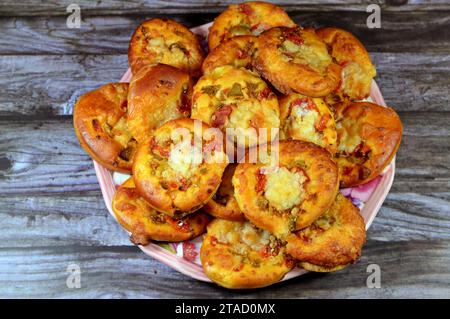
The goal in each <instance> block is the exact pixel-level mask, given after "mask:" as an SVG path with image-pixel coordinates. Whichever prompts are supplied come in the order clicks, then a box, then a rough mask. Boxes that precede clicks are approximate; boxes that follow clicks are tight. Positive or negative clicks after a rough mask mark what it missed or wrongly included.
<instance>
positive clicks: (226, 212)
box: [203, 164, 245, 221]
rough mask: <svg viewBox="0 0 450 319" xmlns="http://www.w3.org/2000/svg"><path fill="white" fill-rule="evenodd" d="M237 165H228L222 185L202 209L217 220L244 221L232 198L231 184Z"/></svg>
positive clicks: (232, 189) (232, 188)
mask: <svg viewBox="0 0 450 319" xmlns="http://www.w3.org/2000/svg"><path fill="white" fill-rule="evenodd" d="M236 166H237V164H230V165H228V166H227V168H226V169H225V171H224V173H223V177H222V183H221V184H220V186H219V189H218V190H217V192H216V193H215V194H214V196H213V197H212V198H211V200H210V201H209V202H207V203H206V205H205V206H204V207H203V209H204V210H205V211H206V212H207V213H209V214H211V215H213V216H214V217H217V218H222V219H226V220H233V221H243V220H245V217H244V214H243V213H242V212H241V210H240V208H239V206H238V203H237V201H236V199H235V198H234V187H233V184H232V183H231V179H232V178H233V175H234V171H235V170H236Z"/></svg>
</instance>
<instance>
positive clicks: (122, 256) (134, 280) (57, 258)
mask: <svg viewBox="0 0 450 319" xmlns="http://www.w3.org/2000/svg"><path fill="white" fill-rule="evenodd" d="M372 263H376V264H378V265H379V266H380V268H381V288H380V289H368V288H367V286H366V280H367V276H368V275H369V274H368V273H367V272H366V269H367V266H368V265H369V264H372ZM449 263H450V241H448V240H441V241H431V240H427V241H399V242H382V241H374V240H369V242H368V244H367V245H366V246H365V248H364V252H363V255H362V257H361V259H360V260H359V261H358V263H356V264H355V265H353V266H350V267H347V268H346V269H344V270H343V271H340V272H336V273H332V274H308V275H305V276H301V277H298V278H296V279H293V280H289V281H287V282H283V283H280V284H276V285H273V286H270V287H267V288H264V289H260V290H250V291H240V292H236V291H229V290H225V289H222V288H219V287H216V286H215V285H212V284H205V283H202V282H198V281H196V280H194V279H191V278H188V277H186V276H184V275H181V274H179V273H178V272H176V271H174V270H171V269H170V268H168V267H167V266H165V265H163V264H161V263H159V262H157V261H156V260H153V259H151V258H149V257H147V256H145V255H144V254H143V253H141V252H140V251H138V250H137V248H134V247H92V248H89V247H79V246H66V247H52V248H23V249H8V248H5V249H0V287H2V297H5V298H8V297H10V298H17V297H22V298H23V297H26V298H32V297H35V298H36V297H38V298H40V297H48V298H80V297H83V298H143V297H146V298H163V297H172V298H236V297H240V298H283V297H286V298H349V297H358V298H414V297H415V298H426V297H428V298H429V297H434V298H448V297H449V296H450V290H449V289H450V288H449V285H448V283H449V281H450V272H449V268H448V264H449ZM69 264H77V265H78V266H79V267H80V269H81V288H80V289H69V288H67V286H66V280H67V276H68V273H67V272H66V270H67V267H68V265H69Z"/></svg>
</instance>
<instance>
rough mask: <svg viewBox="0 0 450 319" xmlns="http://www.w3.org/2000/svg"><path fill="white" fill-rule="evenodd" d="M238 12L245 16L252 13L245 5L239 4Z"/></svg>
mask: <svg viewBox="0 0 450 319" xmlns="http://www.w3.org/2000/svg"><path fill="white" fill-rule="evenodd" d="M239 11H240V12H242V13H244V14H246V15H250V14H252V13H253V10H252V8H251V7H250V6H249V5H248V4H246V3H241V4H240V5H239Z"/></svg>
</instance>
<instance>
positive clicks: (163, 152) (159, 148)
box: [150, 138, 170, 157]
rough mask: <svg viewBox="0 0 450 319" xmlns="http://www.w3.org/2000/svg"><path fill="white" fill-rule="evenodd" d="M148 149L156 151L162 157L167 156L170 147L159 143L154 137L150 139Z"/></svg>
mask: <svg viewBox="0 0 450 319" xmlns="http://www.w3.org/2000/svg"><path fill="white" fill-rule="evenodd" d="M150 149H151V151H152V152H153V153H154V152H157V153H158V154H159V155H160V156H162V157H169V155H170V149H169V148H168V147H163V146H161V145H159V144H158V143H157V142H156V140H155V138H152V139H151V141H150Z"/></svg>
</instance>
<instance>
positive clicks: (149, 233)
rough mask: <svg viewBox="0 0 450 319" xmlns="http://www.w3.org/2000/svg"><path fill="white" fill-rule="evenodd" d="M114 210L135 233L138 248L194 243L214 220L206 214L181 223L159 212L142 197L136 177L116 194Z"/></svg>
mask: <svg viewBox="0 0 450 319" xmlns="http://www.w3.org/2000/svg"><path fill="white" fill-rule="evenodd" d="M112 209H113V211H114V215H115V216H116V218H117V220H118V222H119V223H120V224H121V225H122V226H123V227H124V228H125V229H126V230H128V231H129V232H130V233H131V236H130V240H131V242H132V243H134V244H135V245H144V246H145V245H148V244H149V243H150V242H151V241H152V240H155V241H169V242H177V241H184V240H188V239H192V238H194V237H197V236H199V235H201V234H203V233H204V232H205V231H206V225H207V224H208V223H209V222H210V220H211V219H210V218H209V217H208V215H207V214H205V213H202V212H199V213H195V214H192V215H189V216H186V217H184V218H182V219H178V220H177V219H173V218H172V217H170V216H168V215H166V214H163V213H160V212H158V211H156V210H155V209H153V208H152V207H151V206H150V205H149V204H148V203H147V202H146V201H145V200H144V199H143V198H142V197H141V196H140V195H139V194H138V192H137V190H136V188H135V185H134V181H133V178H132V177H130V178H129V179H128V180H126V181H125V182H124V183H123V184H122V185H121V186H120V187H119V189H118V190H117V191H116V193H115V194H114V198H113V202H112Z"/></svg>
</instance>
